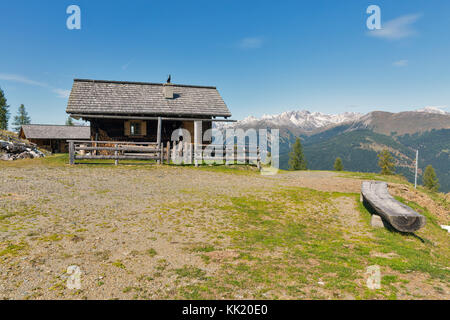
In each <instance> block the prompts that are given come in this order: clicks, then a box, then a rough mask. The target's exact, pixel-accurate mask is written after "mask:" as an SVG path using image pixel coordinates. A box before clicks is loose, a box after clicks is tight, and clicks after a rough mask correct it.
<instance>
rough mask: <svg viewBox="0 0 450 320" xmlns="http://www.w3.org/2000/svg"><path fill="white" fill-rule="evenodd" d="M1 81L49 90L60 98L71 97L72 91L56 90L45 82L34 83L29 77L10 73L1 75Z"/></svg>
mask: <svg viewBox="0 0 450 320" xmlns="http://www.w3.org/2000/svg"><path fill="white" fill-rule="evenodd" d="M0 80H4V81H11V82H17V83H23V84H27V85H31V86H38V87H43V88H49V89H51V91H52V92H54V93H56V94H57V96H58V97H59V98H64V99H66V98H68V97H69V95H70V90H65V89H59V88H54V87H52V86H50V85H49V84H47V83H45V82H39V81H34V80H31V79H28V78H27V77H24V76H21V75H18V74H8V73H0Z"/></svg>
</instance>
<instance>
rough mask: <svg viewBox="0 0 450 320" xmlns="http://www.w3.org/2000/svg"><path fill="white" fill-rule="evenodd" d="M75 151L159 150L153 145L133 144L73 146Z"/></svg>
mask: <svg viewBox="0 0 450 320" xmlns="http://www.w3.org/2000/svg"><path fill="white" fill-rule="evenodd" d="M75 150H77V151H81V150H84V151H91V150H98V151H100V150H102V151H136V152H159V149H158V148H156V146H155V147H134V146H129V147H128V146H124V147H121V146H117V147H81V146H80V147H75Z"/></svg>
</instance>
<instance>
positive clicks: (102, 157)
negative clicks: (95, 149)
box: [75, 155, 160, 160]
mask: <svg viewBox="0 0 450 320" xmlns="http://www.w3.org/2000/svg"><path fill="white" fill-rule="evenodd" d="M75 159H76V160H116V159H117V160H158V159H160V157H159V155H156V156H151V155H117V156H116V155H85V156H80V155H76V156H75Z"/></svg>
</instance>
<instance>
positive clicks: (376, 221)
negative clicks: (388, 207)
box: [370, 214, 384, 228]
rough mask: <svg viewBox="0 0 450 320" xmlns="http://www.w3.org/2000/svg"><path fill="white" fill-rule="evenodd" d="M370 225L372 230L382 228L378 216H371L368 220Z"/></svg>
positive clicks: (382, 225)
mask: <svg viewBox="0 0 450 320" xmlns="http://www.w3.org/2000/svg"><path fill="white" fill-rule="evenodd" d="M370 225H371V226H372V227H374V228H384V223H383V220H382V219H381V217H380V216H378V215H376V214H373V215H372V219H371V220H370Z"/></svg>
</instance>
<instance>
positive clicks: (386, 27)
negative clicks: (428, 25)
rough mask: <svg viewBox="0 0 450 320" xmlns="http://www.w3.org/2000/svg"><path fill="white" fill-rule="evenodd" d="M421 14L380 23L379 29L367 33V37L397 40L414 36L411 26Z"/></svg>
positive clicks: (414, 32)
mask: <svg viewBox="0 0 450 320" xmlns="http://www.w3.org/2000/svg"><path fill="white" fill-rule="evenodd" d="M420 17H421V14H409V15H404V16H401V17H398V18H396V19H393V20H389V21H387V22H382V23H381V29H379V30H372V31H369V33H368V34H369V35H370V36H373V37H377V38H382V39H388V40H398V39H403V38H407V37H410V36H413V35H415V34H416V33H417V32H416V30H414V28H413V24H414V23H415V22H416V21H417V20H419V18H420Z"/></svg>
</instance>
